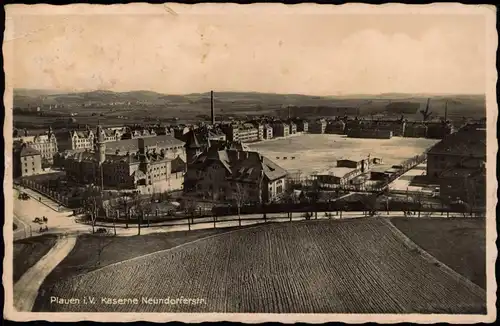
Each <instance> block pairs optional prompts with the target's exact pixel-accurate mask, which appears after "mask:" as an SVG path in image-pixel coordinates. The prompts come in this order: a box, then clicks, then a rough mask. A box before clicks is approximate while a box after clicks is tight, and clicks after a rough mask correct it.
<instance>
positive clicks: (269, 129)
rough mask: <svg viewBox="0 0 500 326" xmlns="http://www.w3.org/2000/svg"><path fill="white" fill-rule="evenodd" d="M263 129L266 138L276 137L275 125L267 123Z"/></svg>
mask: <svg viewBox="0 0 500 326" xmlns="http://www.w3.org/2000/svg"><path fill="white" fill-rule="evenodd" d="M263 129H264V139H272V138H273V137H274V135H273V127H272V126H271V125H270V124H268V123H266V124H264V125H263Z"/></svg>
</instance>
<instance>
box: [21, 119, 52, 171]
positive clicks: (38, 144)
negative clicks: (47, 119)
mask: <svg viewBox="0 0 500 326" xmlns="http://www.w3.org/2000/svg"><path fill="white" fill-rule="evenodd" d="M14 142H19V143H25V144H27V145H28V146H29V147H31V148H33V149H36V150H37V151H39V152H40V155H41V156H42V161H45V162H47V163H48V164H52V162H53V157H54V154H55V153H57V151H58V147H57V139H56V136H55V135H54V133H53V132H52V128H49V131H48V133H46V134H43V135H37V136H24V137H17V138H15V139H14Z"/></svg>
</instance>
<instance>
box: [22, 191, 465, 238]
mask: <svg viewBox="0 0 500 326" xmlns="http://www.w3.org/2000/svg"><path fill="white" fill-rule="evenodd" d="M22 191H24V192H26V193H27V194H29V195H30V196H33V197H35V198H38V197H42V201H41V202H40V201H39V200H37V199H33V198H32V199H30V200H25V201H22V200H18V199H17V195H16V196H15V199H14V201H15V202H14V216H15V218H17V220H19V221H20V222H21V223H20V224H22V226H19V227H20V228H22V229H20V230H19V231H16V232H15V236H17V238H16V239H19V238H22V237H26V235H28V234H29V233H30V232H29V227H30V226H31V228H32V236H36V235H39V234H40V233H39V232H38V231H39V228H40V226H41V225H40V224H37V223H33V219H34V218H35V217H37V216H38V217H42V216H45V217H47V218H48V222H47V226H48V229H49V230H48V232H44V233H42V234H45V233H52V234H79V233H90V232H91V230H92V227H91V225H89V224H81V223H78V222H76V220H75V219H76V218H75V216H71V215H72V211H70V210H68V209H61V210H59V211H58V205H57V203H54V202H53V201H52V200H50V199H49V198H46V197H44V196H41V195H39V194H38V193H36V192H34V191H32V190H29V189H25V188H22ZM402 215H403V213H402V212H389V214H387V213H386V212H380V216H387V217H395V216H402ZM364 216H365V215H364V214H363V212H343V213H342V217H341V216H340V214H338V215H335V213H333V212H332V213H330V214H329V215H326V213H325V212H318V213H317V218H318V219H321V220H324V219H340V218H342V219H351V218H360V217H364ZM416 216H417V215H415V217H416ZM444 216H446V215H444ZM444 216H443V215H441V214H440V213H437V214H433V215H430V214H429V213H422V214H421V217H444ZM450 216H462V214H451V215H450ZM305 219H306V218H305V215H304V213H293V214H292V221H302V220H305ZM310 219H311V220H312V219H315V217H314V216H313V217H311V218H310ZM269 221H272V222H288V221H290V218H289V217H288V215H287V213H275V214H267V220H264V217H263V214H250V215H241V225H242V226H246V225H254V224H259V223H265V222H269ZM239 224H240V222H239V221H238V216H237V215H231V216H219V217H217V220H216V227H217V228H227V227H235V226H239ZM98 227H105V228H107V229H108V230H109V231H110V232H112V233H113V229H114V227H113V223H102V222H99V223H97V226H96V228H98ZM213 227H214V218H213V217H205V218H196V219H195V224H193V225H191V226H188V225H187V221H186V220H181V221H179V220H173V221H164V222H161V223H158V224H155V225H151V226H150V227H146V226H142V227H141V234H151V233H164V232H175V231H186V230H189V229H191V230H198V229H209V228H213ZM137 232H138V231H137V225H130V227H129V228H126V227H125V224H123V223H120V224H116V234H117V236H134V235H137ZM23 234H24V236H23Z"/></svg>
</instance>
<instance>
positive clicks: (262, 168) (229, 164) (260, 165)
mask: <svg viewBox="0 0 500 326" xmlns="http://www.w3.org/2000/svg"><path fill="white" fill-rule="evenodd" d="M221 147H222V148H221ZM228 147H229V146H227V147H224V146H220V144H219V146H212V147H211V148H210V149H208V150H207V151H206V152H204V153H203V154H202V155H200V156H198V157H197V158H196V159H195V161H194V163H193V164H194V165H195V167H194V168H200V169H203V168H205V167H207V166H209V165H211V164H212V163H213V162H219V163H220V164H221V165H222V166H224V168H225V169H226V171H227V172H228V174H229V176H228V177H229V178H230V179H233V180H236V181H241V182H250V183H256V182H259V181H260V180H261V178H262V177H265V178H267V179H268V180H270V181H273V180H276V179H279V178H283V177H285V176H286V175H287V172H286V170H285V169H283V168H282V167H280V166H279V165H277V164H276V163H274V162H273V161H271V160H270V159H268V158H267V157H264V156H262V155H261V154H259V153H258V152H254V151H244V150H238V149H230V148H228Z"/></svg>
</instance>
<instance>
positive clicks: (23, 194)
mask: <svg viewBox="0 0 500 326" xmlns="http://www.w3.org/2000/svg"><path fill="white" fill-rule="evenodd" d="M17 198H18V199H20V200H28V199H30V196H28V194H26V193H24V192H23V193H20V194H19V196H18V197H17Z"/></svg>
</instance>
